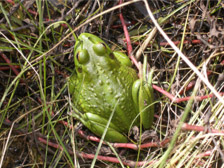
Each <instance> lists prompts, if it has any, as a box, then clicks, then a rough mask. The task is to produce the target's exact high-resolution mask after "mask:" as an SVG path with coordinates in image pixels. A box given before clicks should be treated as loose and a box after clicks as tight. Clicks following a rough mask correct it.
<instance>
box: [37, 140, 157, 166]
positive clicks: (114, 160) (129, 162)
mask: <svg viewBox="0 0 224 168" xmlns="http://www.w3.org/2000/svg"><path fill="white" fill-rule="evenodd" d="M38 140H39V141H40V142H42V143H44V144H46V145H49V146H51V147H53V148H56V149H60V150H63V147H62V146H60V145H58V144H56V143H53V142H49V141H47V140H46V139H44V138H41V137H38ZM68 152H69V153H70V154H74V153H73V151H72V150H71V149H68ZM76 155H78V156H79V157H81V158H85V159H94V157H95V154H88V153H84V152H80V153H78V152H76ZM97 159H98V160H102V161H108V162H112V163H120V161H119V160H118V158H116V157H109V156H101V155H98V156H97ZM153 162H155V161H153ZM153 162H149V163H147V162H145V161H141V162H138V163H136V162H135V161H132V160H126V161H122V163H123V164H124V165H127V166H130V167H133V166H135V165H137V166H142V165H144V164H146V163H147V165H148V164H152V163H153Z"/></svg>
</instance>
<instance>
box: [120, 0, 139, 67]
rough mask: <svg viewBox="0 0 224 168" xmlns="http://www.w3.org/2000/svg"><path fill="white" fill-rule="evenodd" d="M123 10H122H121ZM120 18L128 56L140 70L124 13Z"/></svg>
mask: <svg viewBox="0 0 224 168" xmlns="http://www.w3.org/2000/svg"><path fill="white" fill-rule="evenodd" d="M119 4H122V0H120V2H119ZM120 10H121V9H120ZM119 17H120V20H121V24H122V26H123V30H124V35H125V38H126V41H127V51H128V56H129V58H130V59H131V60H132V62H133V63H134V64H135V66H136V67H137V68H138V69H139V65H138V62H137V60H136V59H135V57H134V56H133V54H132V50H133V49H132V46H131V40H130V36H129V34H128V29H127V26H126V24H125V21H124V17H123V15H122V12H120V14H119Z"/></svg>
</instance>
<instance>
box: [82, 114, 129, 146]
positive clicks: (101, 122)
mask: <svg viewBox="0 0 224 168" xmlns="http://www.w3.org/2000/svg"><path fill="white" fill-rule="evenodd" d="M81 121H82V123H83V124H84V125H85V126H86V127H87V128H88V129H90V131H92V132H93V133H94V134H96V135H98V136H100V137H101V136H102V135H103V133H104V130H105V128H106V125H107V122H108V120H107V119H105V118H102V117H100V116H98V115H96V114H92V113H85V114H84V115H83V118H82V120H81ZM119 130H120V129H119V128H117V127H116V126H115V125H114V124H113V123H110V125H109V127H108V129H107V133H106V135H105V138H104V139H105V140H107V141H109V142H121V143H125V142H128V139H127V138H126V137H125V136H124V135H123V134H121V133H120V132H119Z"/></svg>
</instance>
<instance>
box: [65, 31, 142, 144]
mask: <svg viewBox="0 0 224 168" xmlns="http://www.w3.org/2000/svg"><path fill="white" fill-rule="evenodd" d="M99 44H101V48H102V44H103V47H104V49H101V50H100V51H98V50H97V51H96V49H95V50H94V47H95V48H96V47H98V46H99ZM99 48H100V47H99ZM74 51H75V55H74V60H75V72H74V74H73V75H72V76H71V77H70V79H69V91H70V93H71V94H72V97H73V103H74V106H75V107H76V108H77V109H78V111H79V112H81V113H82V115H81V118H80V120H81V122H82V123H83V124H84V125H85V126H86V127H88V128H89V129H90V130H91V131H92V132H93V133H95V134H96V135H98V136H101V135H102V134H103V132H104V128H105V126H106V124H107V122H108V119H109V117H110V115H111V113H112V111H113V110H114V108H115V106H116V109H115V113H114V115H113V118H112V121H111V123H110V127H109V129H108V130H107V134H106V136H105V139H106V140H107V141H111V142H127V138H126V137H125V136H124V135H123V134H122V133H127V132H128V130H129V128H130V126H133V125H131V124H132V123H133V121H135V122H134V125H138V124H139V118H137V117H136V116H137V115H138V113H139V112H138V107H137V105H136V102H134V101H133V98H132V96H133V95H132V86H133V83H134V82H135V81H136V80H137V79H138V77H137V74H136V72H135V70H134V69H132V68H131V67H130V65H131V64H130V62H129V59H128V57H127V58H124V59H123V58H122V57H124V55H122V56H121V57H119V54H117V53H116V56H115V55H114V53H113V52H112V51H111V49H110V48H109V47H108V46H107V45H106V44H105V43H104V41H102V40H101V39H100V38H98V37H97V36H95V35H92V34H88V33H83V34H81V35H80V36H79V37H78V41H77V42H76V44H75V48H74ZM83 51H85V52H83ZM80 53H82V54H83V53H84V58H83V57H82V54H80ZM85 56H86V57H85ZM117 57H118V58H117ZM122 59H123V60H124V61H123V62H122ZM118 60H119V61H118ZM127 60H128V61H127ZM116 104H117V105H116ZM136 118H137V119H136Z"/></svg>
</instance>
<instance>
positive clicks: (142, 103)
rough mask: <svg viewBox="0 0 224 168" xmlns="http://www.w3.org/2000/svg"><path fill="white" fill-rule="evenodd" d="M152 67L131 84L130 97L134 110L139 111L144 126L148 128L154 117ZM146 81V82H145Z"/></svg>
mask: <svg viewBox="0 0 224 168" xmlns="http://www.w3.org/2000/svg"><path fill="white" fill-rule="evenodd" d="M153 71H154V69H153V68H152V69H151V70H150V72H149V74H148V75H147V79H146V77H142V76H141V77H140V79H138V80H136V81H135V82H134V83H133V86H132V97H133V101H134V103H135V106H136V110H137V111H139V113H140V118H141V121H142V124H143V126H144V128H146V129H148V128H150V126H151V125H152V122H153V118H154V105H153V102H154V96H153V88H152V76H153ZM146 81H147V82H146Z"/></svg>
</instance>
